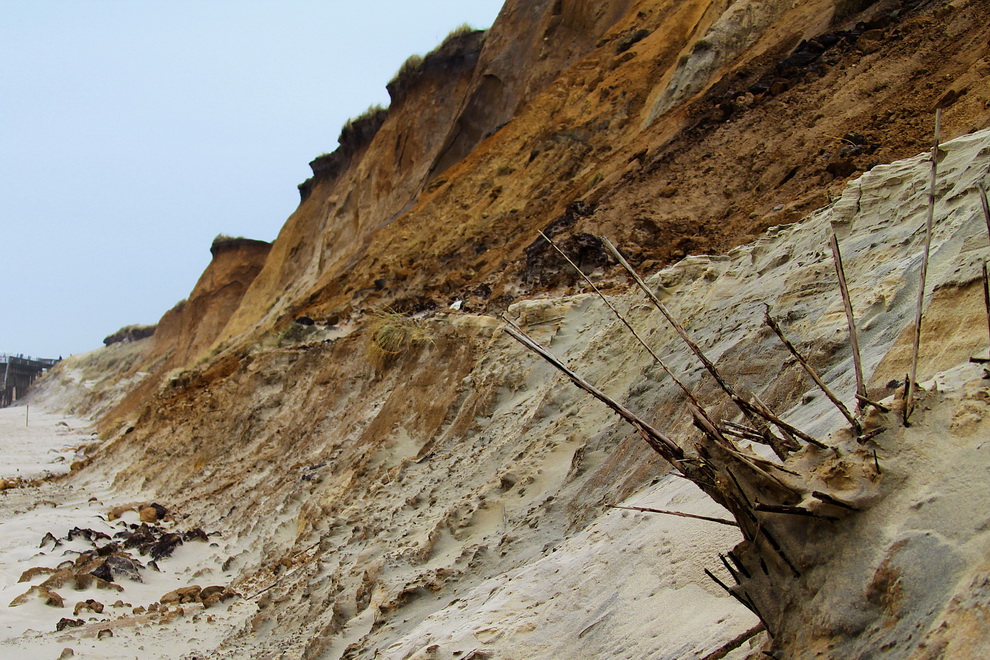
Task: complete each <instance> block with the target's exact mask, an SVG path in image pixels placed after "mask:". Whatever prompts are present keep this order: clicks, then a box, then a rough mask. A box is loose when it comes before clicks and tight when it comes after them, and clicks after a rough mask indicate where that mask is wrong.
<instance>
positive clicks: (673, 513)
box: [606, 504, 739, 527]
mask: <svg viewBox="0 0 990 660" xmlns="http://www.w3.org/2000/svg"><path fill="white" fill-rule="evenodd" d="M606 506H608V508H610V509H625V510H627V511H642V512H643V513H662V514H664V515H668V516H679V517H681V518H694V519H696V520H707V521H708V522H714V523H719V524H721V525H729V526H731V527H739V523H737V522H736V521H734V520H726V519H725V518H713V517H711V516H699V515H697V514H694V513H683V512H681V511H666V510H664V509H651V508H649V507H645V506H619V505H618V504H608V505H606Z"/></svg>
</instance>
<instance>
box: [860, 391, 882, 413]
mask: <svg viewBox="0 0 990 660" xmlns="http://www.w3.org/2000/svg"><path fill="white" fill-rule="evenodd" d="M856 400H857V401H859V402H860V403H862V404H863V405H866V406H873V407H874V408H876V409H877V410H879V411H880V412H885V413H889V412H890V408H889V407H888V406H885V405H883V404H882V403H877V402H876V401H873V400H872V399H867V398H866V397H865V396H862V395H860V394H857V395H856Z"/></svg>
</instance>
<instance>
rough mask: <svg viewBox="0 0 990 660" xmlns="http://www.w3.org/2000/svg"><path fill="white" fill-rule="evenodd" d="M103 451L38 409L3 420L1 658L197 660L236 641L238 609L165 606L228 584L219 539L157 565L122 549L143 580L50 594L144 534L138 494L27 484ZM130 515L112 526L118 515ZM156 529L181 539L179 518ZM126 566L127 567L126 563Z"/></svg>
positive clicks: (79, 584) (71, 425)
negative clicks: (189, 591) (228, 639)
mask: <svg viewBox="0 0 990 660" xmlns="http://www.w3.org/2000/svg"><path fill="white" fill-rule="evenodd" d="M26 415H29V417H28V418H27V424H25V416H26ZM95 439H96V438H95V435H93V434H91V432H90V431H89V427H88V424H87V423H86V422H85V421H84V420H80V419H78V418H73V417H66V416H63V415H57V414H50V413H44V412H42V411H41V410H40V409H39V410H35V409H33V408H32V409H31V410H30V411H28V409H27V408H26V407H24V406H21V407H14V408H5V409H0V452H2V453H0V455H2V456H3V457H4V463H3V468H2V473H0V477H2V478H5V480H6V482H7V483H9V484H10V485H9V487H7V488H6V489H5V490H3V491H2V493H0V538H3V540H4V542H3V544H2V546H0V657H4V658H27V657H30V658H58V657H70V654H69V652H68V651H66V649H72V654H71V657H81V658H108V659H109V658H132V657H133V658H177V657H196V656H197V655H198V652H197V651H198V649H200V648H202V647H205V648H213V647H214V646H215V645H216V644H217V642H218V641H219V639H221V638H222V637H224V636H226V635H227V634H229V633H230V627H231V625H232V623H233V622H240V621H241V620H243V617H242V616H240V615H238V614H237V613H236V611H237V610H238V607H237V606H236V605H235V606H231V609H230V610H228V608H227V605H228V604H229V603H224V604H223V606H220V605H217V606H215V607H213V609H211V610H210V613H209V614H208V615H205V614H204V613H203V609H204V606H203V605H202V603H198V602H190V603H185V604H182V603H173V604H172V605H171V606H169V605H163V604H160V603H159V600H160V599H161V598H162V596H164V595H165V594H167V593H169V592H170V591H173V590H176V589H179V588H182V587H188V586H190V585H192V584H197V585H201V586H203V587H205V586H208V585H213V584H225V583H226V581H225V578H224V577H223V576H221V575H219V572H220V571H219V566H220V564H221V563H222V560H223V558H222V557H220V553H221V552H222V551H223V550H224V549H225V548H224V547H223V546H224V545H225V544H223V543H222V542H218V541H221V539H219V538H218V535H217V534H216V533H212V534H209V536H208V538H207V539H206V540H202V539H197V540H190V541H187V542H185V543H182V544H180V545H178V546H177V547H176V548H175V549H174V551H173V552H172V554H171V555H170V556H168V557H163V558H161V559H158V560H157V561H154V560H152V557H151V556H141V555H140V554H139V553H138V552H137V548H134V549H133V550H131V551H127V550H125V549H123V548H121V549H120V550H119V551H118V552H114V553H112V554H114V555H118V556H120V557H128V556H129V557H132V558H133V561H134V562H135V563H134V565H136V566H138V567H140V568H139V570H138V571H136V574H134V575H131V576H122V575H117V574H115V575H114V576H113V580H112V582H110V583H109V584H107V583H106V581H104V582H101V581H100V580H97V579H87V580H86V581H85V582H84V581H83V580H80V579H75V578H73V579H68V580H62V581H64V584H61V586H58V587H52V588H50V591H51V592H54V593H55V594H56V596H55V597H54V599H50V598H48V597H47V594H48V592H46V591H42V587H43V585H45V584H46V583H48V582H47V581H50V580H52V579H53V578H58V575H57V574H56V573H55V571H56V569H59V568H63V569H64V568H65V567H67V566H69V565H71V564H72V563H73V562H74V561H75V562H76V563H77V564H78V563H79V558H81V557H88V556H90V555H96V554H98V553H99V552H107V553H108V554H109V550H107V547H108V544H110V543H116V542H117V540H118V539H120V538H121V534H126V533H128V532H129V531H133V530H134V529H135V528H139V527H140V525H141V522H142V521H141V519H140V517H139V513H138V512H137V511H136V510H135V509H137V508H139V506H137V505H139V504H140V503H141V502H143V501H144V500H142V498H140V497H137V496H136V495H135V494H128V495H126V496H125V495H122V494H120V493H114V491H113V490H112V487H111V484H110V483H108V482H104V481H99V480H93V479H90V480H75V481H74V482H73V483H71V484H70V483H67V482H65V481H63V480H59V479H51V480H44V481H40V482H39V483H36V484H33V485H29V484H26V483H25V481H27V480H32V479H37V478H39V477H44V476H46V475H57V474H63V473H66V472H68V470H69V465H70V464H71V462H72V460H73V458H74V457H75V456H76V455H77V450H78V449H79V448H81V447H85V445H86V444H89V443H91V442H94V441H95ZM132 504H134V505H135V506H133V507H132V508H131V510H127V511H123V512H122V513H121V514H120V517H119V518H117V519H116V520H110V518H111V517H112V516H111V515H109V512H110V511H112V510H115V509H121V508H126V507H128V505H132ZM159 526H160V528H161V529H163V530H178V529H180V528H181V525H178V524H176V523H175V522H174V521H172V520H171V516H166V519H165V520H164V521H162V522H160V523H159ZM111 539H113V540H111ZM94 551H95V552H94ZM86 553H89V555H87V554H86ZM149 560H152V561H149ZM120 562H121V564H123V565H125V566H126V565H127V564H126V562H125V561H124V559H121V560H120ZM152 564H155V565H157V566H158V570H155V568H154V566H153V565H152ZM114 566H115V567H116V566H117V564H114ZM94 572H98V571H94ZM76 573H77V574H79V573H80V572H79V571H78V570H77V571H76ZM229 577H230V576H229V574H228V575H227V576H226V579H229ZM87 583H88V584H87ZM21 601H23V602H21ZM234 602H235V603H236V602H237V601H234ZM15 603H19V604H15ZM80 604H83V605H80ZM251 609H253V607H252V608H251ZM176 620H179V621H180V622H181V623H183V624H185V625H184V627H183V633H182V634H176V632H175V630H174V627H173V626H172V625H170V624H172V623H173V622H175V621H176ZM66 621H68V622H70V623H69V624H66V623H65V622H66ZM108 631H109V632H108Z"/></svg>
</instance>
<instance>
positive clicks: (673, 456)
mask: <svg viewBox="0 0 990 660" xmlns="http://www.w3.org/2000/svg"><path fill="white" fill-rule="evenodd" d="M502 320H503V321H505V322H506V327H505V328H504V330H505V332H506V333H508V334H509V336H511V337H512V338H513V339H515V340H516V341H518V342H519V343H520V344H522V345H523V346H525V347H526V348H528V349H529V350H530V351H532V352H534V353H536V354H537V355H539V356H540V357H542V358H543V359H544V360H546V361H547V362H549V363H550V364H551V365H553V366H554V367H555V368H556V369H557V370H558V371H560V372H561V373H563V374H564V375H565V376H567V377H568V378H569V379H570V380H571V382H573V383H574V384H575V385H577V386H578V387H579V388H581V389H582V390H584V391H585V392H587V393H588V394H590V395H591V396H593V397H595V398H596V399H598V400H599V401H601V402H602V403H604V404H605V405H607V406H608V407H609V408H611V409H612V410H613V411H614V412H615V413H617V414H618V415H619V416H620V417H622V418H623V419H624V420H626V421H627V422H628V423H629V424H631V425H632V426H633V427H634V428H635V429H636V430H637V431H639V433H640V435H641V436H643V439H644V440H646V442H647V444H649V445H650V446H651V447H652V448H653V449H654V451H656V452H657V453H658V454H660V455H661V456H662V457H663V458H664V459H665V460H666V461H667V462H668V463H670V464H671V465H673V466H674V467H676V468H677V469H679V470H680V471H681V472H682V473H683V474H685V476H690V475H689V474H688V469H687V468H686V467H684V465H683V463H682V461H683V458H684V451H683V450H682V449H681V448H680V447H679V446H678V445H677V443H675V442H674V441H673V440H671V439H670V438H669V437H667V436H666V435H665V434H663V433H661V432H660V431H658V430H657V429H655V428H653V427H652V426H651V425H650V424H648V423H647V422H646V421H645V420H643V419H642V418H640V417H639V416H637V415H636V414H634V413H633V412H632V411H631V410H629V409H628V408H626V407H625V406H623V405H622V404H620V403H619V402H618V401H615V400H614V399H612V398H611V397H609V396H608V395H607V394H605V393H604V392H602V391H601V390H599V389H598V388H597V387H595V386H594V385H592V384H591V383H589V382H588V381H587V380H585V379H584V378H581V376H579V375H577V374H576V373H574V372H573V371H571V370H570V369H569V368H568V367H567V366H566V365H564V363H563V362H561V361H560V360H559V359H557V357H556V356H554V355H553V354H552V353H550V352H549V351H548V350H546V349H545V348H543V347H542V346H540V345H539V344H538V343H536V342H535V341H533V339H532V338H530V337H529V336H528V335H527V334H526V333H525V332H523V331H522V329H521V328H519V326H517V325H516V324H515V323H513V322H512V321H510V320H508V319H507V318H505V317H504V316H503V317H502Z"/></svg>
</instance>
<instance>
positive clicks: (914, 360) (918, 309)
mask: <svg viewBox="0 0 990 660" xmlns="http://www.w3.org/2000/svg"><path fill="white" fill-rule="evenodd" d="M941 131H942V109H941V108H936V110H935V143H934V145H933V146H932V169H931V180H930V181H929V185H928V217H927V218H926V220H925V249H924V252H923V253H922V257H921V281H920V283H919V285H918V302H917V304H916V306H915V310H914V342H913V343H912V345H911V374H910V376H909V378H908V382H907V386H906V392H905V394H904V426H908V425H909V420H910V418H911V413H912V412H914V381H915V379H916V378H917V377H918V351H919V349H920V348H921V313H922V309H923V308H924V304H925V284H926V280H927V279H928V258H929V256H930V254H931V249H932V228H933V227H934V225H935V183H936V180H937V178H938V143H939V138H940V133H941Z"/></svg>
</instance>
